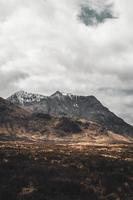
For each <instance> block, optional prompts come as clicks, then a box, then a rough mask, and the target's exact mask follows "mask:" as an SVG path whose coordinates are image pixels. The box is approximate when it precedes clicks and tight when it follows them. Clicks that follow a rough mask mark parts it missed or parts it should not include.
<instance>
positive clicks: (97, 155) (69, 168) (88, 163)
mask: <svg viewBox="0 0 133 200" xmlns="http://www.w3.org/2000/svg"><path fill="white" fill-rule="evenodd" d="M132 169H133V145H132V144H108V145H106V144H100V145H98V144H95V145H94V144H93V145H91V144H87V145H85V143H84V144H83V143H81V144H80V143H74V142H72V141H65V142H64V141H56V142H55V141H49V142H48V141H47V142H39V141H38V142H33V141H32V142H24V141H23V142H22V141H21V142H19V141H14V142H1V143H0V199H1V200H36V199H37V200H88V199H91V200H132V199H133V170H132Z"/></svg>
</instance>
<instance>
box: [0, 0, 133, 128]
mask: <svg viewBox="0 0 133 200" xmlns="http://www.w3.org/2000/svg"><path fill="white" fill-rule="evenodd" d="M132 9H133V1H132V0H109V1H108V0H71V1H69V0H0V96H2V97H8V96H9V95H10V94H12V93H13V92H16V91H18V90H26V91H28V92H34V93H41V94H45V95H49V94H51V93H53V92H55V91H56V90H60V91H62V92H66V93H67V92H68V93H74V94H79V95H95V96H96V97H97V98H98V99H99V100H100V101H101V102H102V103H103V104H104V105H105V106H107V107H108V108H109V109H111V110H112V111H113V112H115V113H116V114H118V115H119V116H121V117H122V118H124V119H125V120H126V121H127V122H129V123H132V124H133V107H132V105H133V11H132Z"/></svg>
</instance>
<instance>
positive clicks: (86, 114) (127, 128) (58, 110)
mask: <svg viewBox="0 0 133 200" xmlns="http://www.w3.org/2000/svg"><path fill="white" fill-rule="evenodd" d="M29 96H30V100H29ZM8 101H10V102H12V103H14V104H17V105H20V106H21V107H23V108H25V109H27V110H30V111H32V112H33V113H43V114H49V115H51V116H55V117H68V118H74V117H76V118H85V119H87V120H89V121H93V122H96V123H98V124H100V125H101V126H104V127H106V129H107V130H110V131H113V132H115V133H119V134H129V135H133V127H132V126H131V125H129V124H127V123H126V122H124V121H123V120H122V119H121V118H119V117H118V116H116V115H115V114H114V113H112V112H111V111H110V110H109V109H108V108H106V107H104V106H103V105H102V104H101V103H100V101H98V100H97V99H96V97H94V96H76V95H72V94H62V93H61V92H59V91H57V92H55V93H54V94H53V95H51V96H49V97H46V96H42V95H35V94H28V93H26V92H23V93H22V92H18V93H15V94H14V95H12V96H11V97H9V98H8Z"/></svg>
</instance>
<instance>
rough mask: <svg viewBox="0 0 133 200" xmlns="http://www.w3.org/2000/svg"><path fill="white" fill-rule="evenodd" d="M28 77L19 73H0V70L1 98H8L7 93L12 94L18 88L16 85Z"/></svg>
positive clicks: (23, 73)
mask: <svg viewBox="0 0 133 200" xmlns="http://www.w3.org/2000/svg"><path fill="white" fill-rule="evenodd" d="M28 77H29V75H28V74H26V73H25V72H21V71H17V70H15V71H9V72H8V71H7V72H5V71H1V70H0V91H1V95H2V96H8V95H9V92H11V91H12V92H14V91H15V90H17V89H19V88H18V83H19V82H20V81H24V80H25V79H27V78H28Z"/></svg>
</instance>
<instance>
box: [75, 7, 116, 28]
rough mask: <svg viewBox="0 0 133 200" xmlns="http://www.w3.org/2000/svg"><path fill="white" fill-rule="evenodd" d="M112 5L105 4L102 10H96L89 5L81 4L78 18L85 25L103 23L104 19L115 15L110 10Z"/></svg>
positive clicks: (112, 17)
mask: <svg viewBox="0 0 133 200" xmlns="http://www.w3.org/2000/svg"><path fill="white" fill-rule="evenodd" d="M112 8H113V5H112V4H110V5H105V6H104V7H103V9H102V10H100V12H99V11H97V10H96V9H94V8H91V6H89V5H88V6H87V5H81V10H80V14H79V15H78V18H79V19H80V20H81V21H82V22H83V23H84V24H85V25H86V26H93V25H98V24H100V23H104V22H105V20H108V19H114V18H115V16H114V14H113V11H112Z"/></svg>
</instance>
